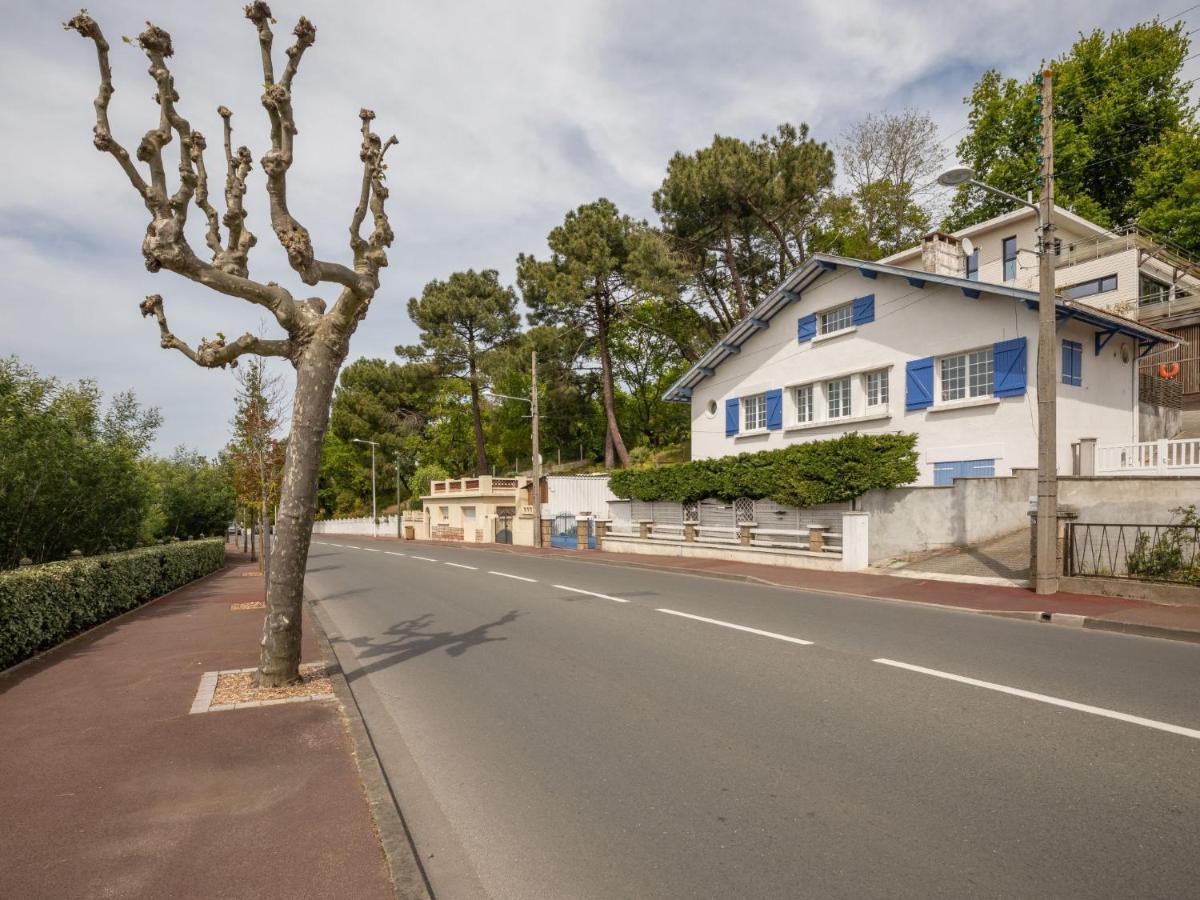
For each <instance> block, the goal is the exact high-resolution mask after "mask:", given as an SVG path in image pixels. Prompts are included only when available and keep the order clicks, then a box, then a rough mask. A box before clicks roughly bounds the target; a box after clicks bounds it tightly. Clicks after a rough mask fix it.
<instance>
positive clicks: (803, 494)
mask: <svg viewBox="0 0 1200 900" xmlns="http://www.w3.org/2000/svg"><path fill="white" fill-rule="evenodd" d="M916 443H917V437H916V435H913V434H847V435H843V436H842V437H839V438H834V439H832V440H828V441H813V442H812V443H808V444H793V445H792V446H790V447H785V448H783V449H782V450H764V451H761V452H759V453H743V454H741V455H740V456H723V457H721V458H720V459H700V460H695V461H694V462H687V463H678V464H676V465H671V466H658V467H655V468H645V469H624V470H621V471H617V472H613V473H612V475H611V477H610V478H609V487H610V488H611V489H612V492H613V493H614V494H616V495H617V496H618V497H621V498H623V499H627V500H629V499H631V500H648V501H672V502H676V503H686V502H690V501H695V500H703V499H705V498H706V497H716V498H718V499H720V500H726V501H730V500H735V499H736V498H738V497H750V498H751V499H754V500H760V499H770V500H774V501H775V502H776V503H782V504H784V505H786V506H817V505H819V504H821V503H836V502H841V501H845V500H853V499H855V498H856V497H861V496H862V495H863V494H865V493H866V492H867V491H870V490H877V489H878V490H886V489H888V488H894V487H898V486H900V485H902V484H908V483H910V482H912V481H915V480H916V478H917V453H916V450H915V449H914V448H915V447H916Z"/></svg>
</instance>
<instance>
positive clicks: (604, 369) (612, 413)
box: [596, 316, 629, 469]
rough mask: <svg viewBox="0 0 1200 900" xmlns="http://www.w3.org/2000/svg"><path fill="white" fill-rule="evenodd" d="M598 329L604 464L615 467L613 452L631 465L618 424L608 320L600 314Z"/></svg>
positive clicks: (624, 462) (622, 464) (623, 464)
mask: <svg viewBox="0 0 1200 900" xmlns="http://www.w3.org/2000/svg"><path fill="white" fill-rule="evenodd" d="M598 320H599V325H598V327H597V329H596V334H597V337H598V338H599V341H598V343H599V344H600V376H601V377H600V380H601V382H602V384H603V386H604V418H605V420H606V421H607V423H608V432H607V433H608V440H606V441H605V444H604V465H605V466H606V467H607V468H610V469H611V468H612V467H613V462H614V460H613V458H612V456H613V454H615V455H616V461H617V462H619V463H620V464H621V468H623V469H624V468H628V467H629V451H628V450H626V449H625V441H624V440H622V438H621V429H620V428H619V427H618V426H617V407H616V401H615V392H614V391H613V372H612V356H611V355H610V354H609V352H608V321H607V320H606V319H605V317H604V316H599V317H598ZM609 441H611V442H612V448H611V449H612V452H611V453H610V452H609Z"/></svg>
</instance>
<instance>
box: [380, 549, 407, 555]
mask: <svg viewBox="0 0 1200 900" xmlns="http://www.w3.org/2000/svg"><path fill="white" fill-rule="evenodd" d="M383 552H384V553H386V554H387V555H388V556H407V555H408V554H407V553H397V552H396V551H395V550H384V551H383Z"/></svg>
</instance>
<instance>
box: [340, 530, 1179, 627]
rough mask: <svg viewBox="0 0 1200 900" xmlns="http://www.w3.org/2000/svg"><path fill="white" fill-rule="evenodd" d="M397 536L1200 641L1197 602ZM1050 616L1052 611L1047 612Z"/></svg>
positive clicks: (871, 573)
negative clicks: (1041, 592) (1174, 602)
mask: <svg viewBox="0 0 1200 900" xmlns="http://www.w3.org/2000/svg"><path fill="white" fill-rule="evenodd" d="M356 540H358V541H370V540H372V538H363V537H357V538H356ZM378 540H380V541H391V542H395V541H396V539H395V538H379V539H378ZM401 543H405V544H419V545H425V546H438V545H444V544H451V545H453V546H456V547H465V548H469V549H473V550H494V551H497V552H501V553H518V554H524V555H531V556H539V555H547V556H554V557H556V558H568V559H576V560H579V561H583V562H592V563H603V564H608V565H620V566H632V567H638V568H648V569H658V570H667V571H682V572H686V573H688V574H693V575H708V576H711V577H716V578H728V579H732V580H735V581H743V582H744V581H752V582H757V583H760V584H771V585H775V586H778V587H787V588H796V589H799V590H809V591H823V592H826V593H835V594H851V595H854V596H858V597H871V598H876V599H880V600H903V601H906V602H910V603H927V604H933V605H936V606H950V607H954V608H956V609H969V610H975V611H977V612H986V613H992V614H996V615H1010V616H1017V617H1022V618H1029V619H1044V620H1046V621H1059V622H1062V621H1069V622H1070V623H1071V624H1077V625H1081V626H1083V627H1085V628H1096V629H1100V630H1104V631H1120V632H1126V633H1130V634H1143V635H1147V636H1150V637H1164V638H1171V639H1174V640H1184V641H1195V642H1198V643H1200V606H1167V605H1164V604H1156V603H1148V602H1146V601H1142V600H1125V599H1122V598H1120V597H1103V596H1099V595H1093V594H1070V593H1065V592H1063V593H1058V594H1053V595H1051V596H1042V595H1038V594H1034V593H1033V592H1032V591H1030V590H1027V589H1025V588H1019V587H1005V586H1001V585H991V584H968V583H962V582H957V581H945V580H941V579H932V578H930V579H925V578H919V577H913V576H911V575H910V576H907V577H902V576H895V575H885V574H881V573H876V572H873V571H872V572H824V571H819V570H816V569H793V568H788V567H784V566H764V565H758V564H755V563H743V562H728V561H725V560H716V559H692V558H682V557H677V556H643V555H641V554H637V553H609V552H604V551H580V550H557V549H541V548H537V547H517V546H512V545H507V544H470V543H459V542H455V541H403V542H401ZM1047 616H1050V617H1052V618H1050V619H1047V618H1046V617H1047ZM1059 616H1070V617H1082V618H1077V619H1068V620H1063V619H1057V618H1054V617H1059Z"/></svg>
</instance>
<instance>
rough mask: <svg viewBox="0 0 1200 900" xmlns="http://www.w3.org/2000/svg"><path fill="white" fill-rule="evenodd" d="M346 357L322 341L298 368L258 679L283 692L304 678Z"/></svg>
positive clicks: (307, 352)
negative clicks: (324, 483)
mask: <svg viewBox="0 0 1200 900" xmlns="http://www.w3.org/2000/svg"><path fill="white" fill-rule="evenodd" d="M344 355H345V354H344V353H342V354H338V353H336V352H335V351H334V350H333V349H332V348H330V347H329V346H327V345H326V344H325V343H324V342H323V341H321V340H319V339H318V340H314V341H313V342H312V343H311V344H309V346H308V347H307V348H306V349H305V351H304V355H303V356H302V357H301V359H300V361H299V363H298V365H297V366H296V393H295V397H294V398H293V400H292V430H291V434H290V435H289V437H288V442H287V452H286V454H285V456H284V461H283V482H282V485H281V489H280V496H279V515H278V521H277V523H276V526H275V545H274V547H273V554H272V556H273V558H272V560H271V563H272V565H271V581H270V584H268V585H267V615H266V619H265V620H264V622H263V637H262V651H261V653H260V655H259V664H258V679H257V680H258V684H259V685H261V686H262V687H279V686H280V685H284V684H289V683H291V682H293V681H295V680H296V679H297V678H299V676H300V634H301V630H300V628H301V615H302V604H303V601H304V569H305V567H306V565H307V563H308V546H309V541H310V539H311V538H312V520H313V514H314V512H315V511H316V503H317V475H318V472H319V471H320V466H321V446H322V444H323V443H324V440H325V432H326V430H327V428H328V427H329V405H330V402H331V401H332V399H333V388H334V385H335V383H336V382H337V373H338V369H339V368H340V366H341V363H342V358H343V357H344Z"/></svg>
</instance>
